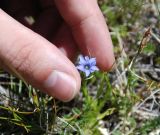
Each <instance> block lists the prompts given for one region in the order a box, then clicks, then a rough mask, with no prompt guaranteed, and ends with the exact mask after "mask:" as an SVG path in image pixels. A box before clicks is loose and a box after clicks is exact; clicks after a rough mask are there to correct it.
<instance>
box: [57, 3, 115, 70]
mask: <svg viewBox="0 0 160 135" xmlns="http://www.w3.org/2000/svg"><path fill="white" fill-rule="evenodd" d="M55 3H56V5H57V8H58V9H59V11H60V13H61V15H62V16H63V18H64V19H65V21H66V22H67V23H68V24H69V26H70V27H71V29H72V33H73V36H74V38H75V41H76V42H77V44H78V46H79V48H80V50H81V51H82V52H83V53H84V54H85V55H86V54H88V55H90V56H91V57H96V59H97V64H98V66H99V67H100V68H101V69H102V70H105V71H106V70H109V69H110V68H111V67H112V65H113V63H114V61H115V58H114V54H113V46H112V41H111V38H110V34H109V31H108V28H107V25H106V23H105V20H104V17H103V15H102V13H101V10H100V9H99V7H98V4H97V1H96V0H86V1H84V0H78V1H77V0H55Z"/></svg>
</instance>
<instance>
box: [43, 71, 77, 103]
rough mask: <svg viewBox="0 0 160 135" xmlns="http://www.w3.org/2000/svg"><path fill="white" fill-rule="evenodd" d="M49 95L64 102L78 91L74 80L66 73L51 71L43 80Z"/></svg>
mask: <svg viewBox="0 0 160 135" xmlns="http://www.w3.org/2000/svg"><path fill="white" fill-rule="evenodd" d="M44 86H45V88H46V90H47V92H48V94H49V95H51V96H53V97H55V98H57V99H60V100H62V101H64V102H67V101H70V100H71V99H73V97H74V96H75V95H76V93H77V92H78V90H77V83H76V80H75V79H74V78H73V77H72V76H70V75H68V74H67V73H64V72H60V71H56V70H55V71H53V72H52V73H51V74H50V75H49V77H48V78H47V79H46V81H45V82H44Z"/></svg>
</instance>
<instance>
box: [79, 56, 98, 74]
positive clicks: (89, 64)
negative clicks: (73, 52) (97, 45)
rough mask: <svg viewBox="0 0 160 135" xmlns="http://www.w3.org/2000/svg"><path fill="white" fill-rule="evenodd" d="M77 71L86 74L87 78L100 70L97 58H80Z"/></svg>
mask: <svg viewBox="0 0 160 135" xmlns="http://www.w3.org/2000/svg"><path fill="white" fill-rule="evenodd" d="M77 69H78V70H80V71H82V72H84V73H85V75H86V77H88V76H89V75H90V74H91V73H93V72H95V71H98V70H99V69H98V67H97V66H96V58H89V57H88V56H85V57H83V56H82V55H81V56H80V57H79V62H78V66H77Z"/></svg>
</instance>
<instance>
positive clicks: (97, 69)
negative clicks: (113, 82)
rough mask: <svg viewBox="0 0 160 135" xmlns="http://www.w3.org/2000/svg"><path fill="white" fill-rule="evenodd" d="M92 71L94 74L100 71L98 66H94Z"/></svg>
mask: <svg viewBox="0 0 160 135" xmlns="http://www.w3.org/2000/svg"><path fill="white" fill-rule="evenodd" d="M90 70H92V72H94V71H99V68H98V67H97V66H92V67H91V68H90Z"/></svg>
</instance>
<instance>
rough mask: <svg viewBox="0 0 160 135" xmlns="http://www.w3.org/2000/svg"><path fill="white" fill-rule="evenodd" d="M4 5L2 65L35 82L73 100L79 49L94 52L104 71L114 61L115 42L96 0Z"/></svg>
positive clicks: (16, 0) (19, 0) (0, 12)
mask: <svg viewBox="0 0 160 135" xmlns="http://www.w3.org/2000/svg"><path fill="white" fill-rule="evenodd" d="M0 5H2V6H1V8H2V9H0V67H2V68H3V69H5V70H8V71H9V72H11V73H14V74H16V75H17V76H18V77H20V78H21V79H24V80H25V81H26V82H27V83H29V84H31V85H32V86H34V87H36V88H38V89H40V90H42V91H43V92H46V93H48V94H49V95H51V96H54V97H55V98H57V99H60V100H62V101H69V100H71V99H72V98H73V97H74V96H75V95H76V94H77V93H78V92H79V89H80V85H81V78H80V75H79V73H78V71H77V69H76V68H75V66H74V64H73V63H72V61H74V59H75V58H76V57H77V54H78V53H79V52H80V53H82V54H84V55H89V56H91V57H96V60H97V65H98V67H99V68H100V69H101V70H103V71H108V70H109V69H110V68H111V67H112V65H113V63H114V61H115V59H114V54H113V48H112V42H111V38H110V35H109V32H108V28H107V26H106V23H105V21H104V18H103V15H102V13H101V11H100V9H99V7H98V4H97V1H96V0H85V1H84V0H78V2H77V0H34V1H33V0H10V1H9V2H5V0H1V3H0ZM82 5H83V6H82ZM11 16H12V17H11ZM28 16H32V17H33V18H34V20H35V22H34V23H33V24H30V23H28V21H26V19H25V17H28ZM54 71H55V72H54ZM59 73H60V74H59ZM62 73H63V75H62ZM51 75H52V76H51ZM56 75H59V76H61V77H60V78H58V79H57V77H55V76H56ZM67 77H68V78H70V80H72V81H69V79H68V78H67ZM52 81H53V87H52ZM73 82H74V83H73ZM74 84H75V85H74ZM73 86H74V87H73ZM73 93H74V94H73Z"/></svg>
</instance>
